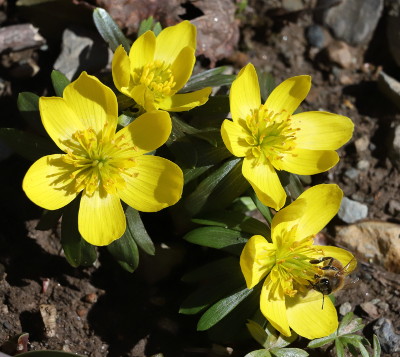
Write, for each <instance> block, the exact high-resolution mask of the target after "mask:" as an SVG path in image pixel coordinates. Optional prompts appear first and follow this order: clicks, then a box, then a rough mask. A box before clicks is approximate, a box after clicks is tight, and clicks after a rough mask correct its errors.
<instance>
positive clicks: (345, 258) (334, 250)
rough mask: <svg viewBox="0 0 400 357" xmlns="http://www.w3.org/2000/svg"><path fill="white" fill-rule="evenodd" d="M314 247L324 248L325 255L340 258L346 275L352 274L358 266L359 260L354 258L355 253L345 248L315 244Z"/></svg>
mask: <svg viewBox="0 0 400 357" xmlns="http://www.w3.org/2000/svg"><path fill="white" fill-rule="evenodd" d="M314 247H315V248H316V249H321V250H323V252H324V256H325V257H332V258H335V259H336V260H339V261H340V262H341V263H342V265H343V268H344V272H345V274H346V275H347V274H350V273H351V272H352V271H353V270H354V269H355V268H356V267H357V260H356V259H355V258H354V255H353V254H351V253H350V252H349V251H347V250H345V249H342V248H338V247H333V246H330V245H315V246H314ZM319 257H320V256H319Z"/></svg>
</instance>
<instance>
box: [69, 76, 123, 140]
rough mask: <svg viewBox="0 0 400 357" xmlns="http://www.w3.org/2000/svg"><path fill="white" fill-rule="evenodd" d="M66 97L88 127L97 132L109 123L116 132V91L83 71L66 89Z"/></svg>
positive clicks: (111, 130)
mask: <svg viewBox="0 0 400 357" xmlns="http://www.w3.org/2000/svg"><path fill="white" fill-rule="evenodd" d="M64 99H65V101H66V103H67V104H68V106H69V107H70V108H71V109H72V111H74V113H75V114H76V116H77V117H78V119H80V120H81V121H82V123H83V126H84V127H85V128H86V129H89V128H93V129H94V130H95V131H96V133H99V132H100V131H101V130H103V128H104V125H105V124H106V123H107V130H108V131H109V133H114V132H115V129H116V127H117V123H118V103H117V97H116V96H115V94H114V92H113V91H112V90H111V89H110V88H108V87H107V86H105V85H104V84H103V83H101V82H100V81H99V80H98V79H97V78H96V77H94V76H90V75H88V74H87V73H86V72H82V74H81V75H80V76H79V78H78V79H77V80H76V81H74V82H72V83H71V84H69V85H67V86H66V87H65V89H64Z"/></svg>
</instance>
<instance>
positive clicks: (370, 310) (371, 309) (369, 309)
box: [360, 301, 379, 319]
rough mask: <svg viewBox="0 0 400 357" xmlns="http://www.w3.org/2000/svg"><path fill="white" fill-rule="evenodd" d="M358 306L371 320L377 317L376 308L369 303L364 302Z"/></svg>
mask: <svg viewBox="0 0 400 357" xmlns="http://www.w3.org/2000/svg"><path fill="white" fill-rule="evenodd" d="M360 306H361V308H362V309H363V311H365V312H366V313H367V314H368V316H370V317H372V318H373V319H376V318H377V317H378V316H379V311H378V308H377V307H376V305H374V304H373V303H372V302H371V301H367V302H364V303H362V304H361V305H360Z"/></svg>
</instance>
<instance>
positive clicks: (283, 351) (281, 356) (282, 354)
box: [270, 348, 308, 357]
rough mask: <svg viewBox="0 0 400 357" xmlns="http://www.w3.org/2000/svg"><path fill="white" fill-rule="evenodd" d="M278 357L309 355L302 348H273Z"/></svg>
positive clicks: (302, 356)
mask: <svg viewBox="0 0 400 357" xmlns="http://www.w3.org/2000/svg"><path fill="white" fill-rule="evenodd" d="M270 351H271V353H272V355H273V356H276V357H307V356H308V353H307V352H306V351H304V350H302V349H300V348H273V349H271V350H270Z"/></svg>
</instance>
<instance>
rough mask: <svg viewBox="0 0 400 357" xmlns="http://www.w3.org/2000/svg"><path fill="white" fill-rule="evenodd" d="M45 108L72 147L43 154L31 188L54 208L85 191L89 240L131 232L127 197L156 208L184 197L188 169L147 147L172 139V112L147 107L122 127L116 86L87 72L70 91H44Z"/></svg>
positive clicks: (60, 141) (57, 133)
mask: <svg viewBox="0 0 400 357" xmlns="http://www.w3.org/2000/svg"><path fill="white" fill-rule="evenodd" d="M39 109H40V114H41V118H42V122H43V125H44V127H45V129H46V131H47V133H48V134H49V135H50V137H51V138H52V139H53V140H54V142H55V143H56V144H57V146H58V147H59V148H60V149H61V150H62V151H63V152H64V153H63V154H55V155H49V156H45V157H42V158H41V159H39V160H37V161H36V162H35V163H34V164H33V165H32V166H31V167H30V169H29V170H28V172H27V174H26V175H25V178H24V181H23V189H24V191H25V192H26V194H27V196H28V197H29V198H30V199H31V200H32V201H33V202H34V203H36V204H37V205H39V206H41V207H43V208H46V209H48V210H55V209H59V208H61V207H64V206H65V205H67V204H68V203H70V202H71V201H72V200H73V199H74V198H75V197H76V196H77V195H78V194H80V193H82V195H81V198H80V207H79V213H78V228H79V232H80V233H81V235H82V237H83V238H84V239H85V240H87V241H88V242H89V243H91V244H94V245H107V244H110V243H111V242H112V241H114V240H115V239H118V238H119V237H121V236H122V234H123V233H124V232H125V228H126V220H125V215H124V211H123V208H122V205H121V201H120V200H123V201H124V202H125V203H127V204H128V205H130V206H132V207H133V208H135V209H137V210H139V211H144V212H154V211H158V210H161V209H162V208H164V207H167V206H170V205H173V204H174V203H176V202H177V201H178V200H179V199H180V197H181V193H182V186H183V175H182V171H181V169H180V168H179V167H178V166H177V165H176V164H174V163H172V162H171V161H168V160H166V159H164V158H161V157H157V156H152V155H144V154H146V153H148V152H151V151H153V150H155V149H157V148H158V147H159V146H161V145H162V144H164V143H165V141H166V140H167V139H168V137H169V135H170V132H171V120H170V117H169V114H168V113H167V112H161V111H158V112H152V113H146V114H143V115H142V116H140V117H139V118H137V119H136V120H135V121H133V122H132V123H131V124H129V125H128V126H126V127H125V128H123V129H121V130H120V131H118V132H117V133H116V132H115V131H116V128H117V122H118V107H117V99H116V97H115V94H114V93H113V92H112V90H111V89H110V88H108V87H106V86H105V85H103V84H102V83H101V82H100V81H99V80H98V79H97V78H95V77H93V76H89V75H88V74H86V72H83V73H82V74H81V75H80V77H79V78H78V79H77V80H76V81H74V82H72V83H71V84H69V85H68V86H67V87H66V88H65V90H64V94H63V98H59V97H48V98H46V97H42V98H40V100H39Z"/></svg>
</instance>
